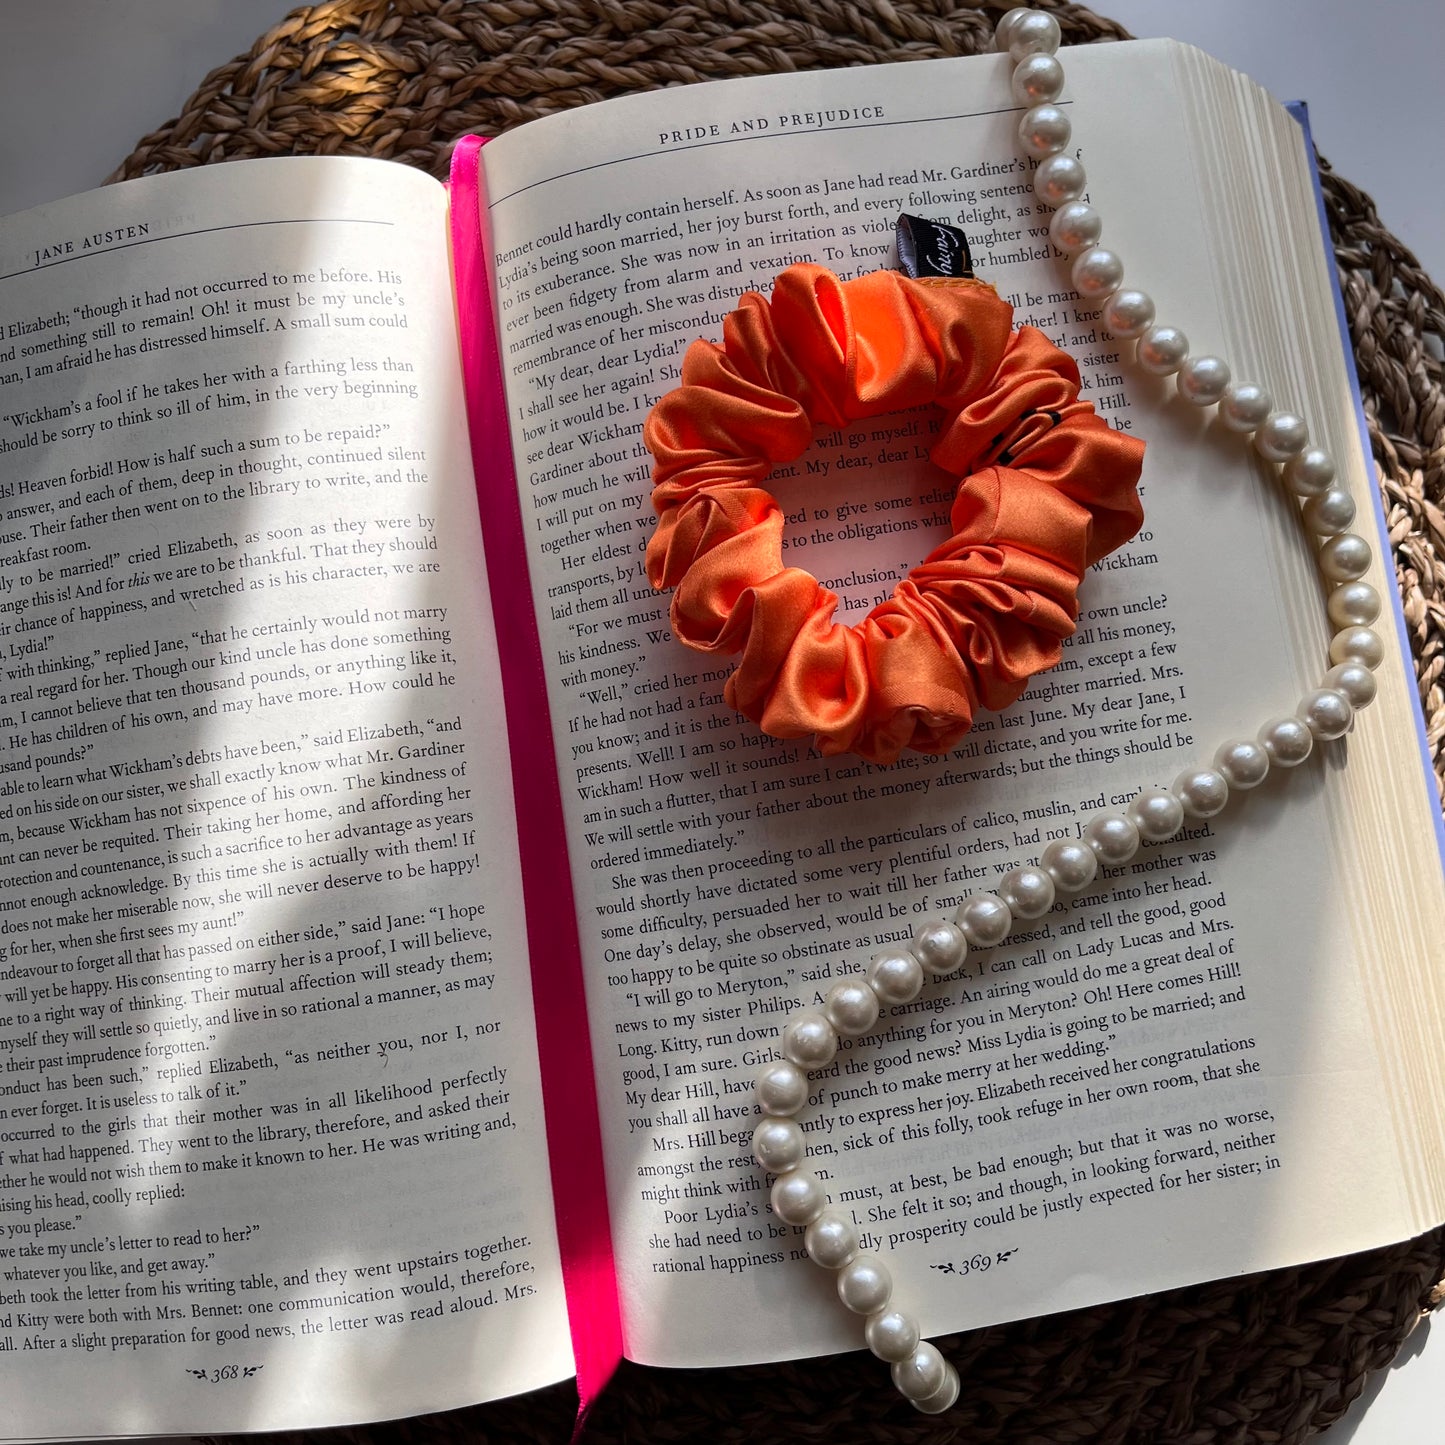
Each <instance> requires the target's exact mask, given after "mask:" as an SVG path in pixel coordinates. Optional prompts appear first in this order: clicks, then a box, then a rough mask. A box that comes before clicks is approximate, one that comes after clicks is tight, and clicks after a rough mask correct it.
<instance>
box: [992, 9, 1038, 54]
mask: <svg viewBox="0 0 1445 1445" xmlns="http://www.w3.org/2000/svg"><path fill="white" fill-rule="evenodd" d="M1031 8H1032V7H1030V6H1028V5H1015V6H1014V8H1013V9H1012V10H1006V11H1004V13H1003V15H1002V16H1000V18H999V22H998V24H997V25H995V26H994V28H993V43H994V48H995V49H996V50H1004V51H1006V50H1007V49H1008V43H1009V40H1010V39H1011V38H1012V37H1013V29H1014V26H1015V25H1017V24H1018V23H1019V21H1020V20H1022V19H1023V18H1024V16H1025V15H1027V14H1028V13H1029V10H1030V9H1031Z"/></svg>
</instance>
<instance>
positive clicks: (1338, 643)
mask: <svg viewBox="0 0 1445 1445" xmlns="http://www.w3.org/2000/svg"><path fill="white" fill-rule="evenodd" d="M1384 660H1385V644H1384V643H1383V642H1382V641H1381V640H1380V634H1379V633H1378V632H1376V631H1375V629H1374V628H1373V627H1347V628H1346V629H1345V630H1344V631H1343V632H1337V633H1335V635H1334V636H1333V637H1332V638H1331V639H1330V661H1331V662H1358V663H1359V664H1360V666H1361V667H1368V668H1369V669H1370V671H1371V672H1373V671H1374V670H1375V669H1376V668H1377V667H1378V666H1379V665H1380V664H1381V663H1382V662H1383V661H1384Z"/></svg>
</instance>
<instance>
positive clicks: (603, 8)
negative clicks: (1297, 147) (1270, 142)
mask: <svg viewBox="0 0 1445 1445" xmlns="http://www.w3.org/2000/svg"><path fill="white" fill-rule="evenodd" d="M1034 3H1036V4H1038V5H1039V6H1040V8H1046V9H1050V10H1052V11H1053V12H1054V13H1055V14H1056V15H1057V17H1058V19H1059V22H1060V24H1061V26H1062V27H1063V31H1064V39H1065V43H1066V44H1075V45H1077V44H1082V43H1085V42H1092V41H1102V40H1112V39H1124V38H1127V32H1126V31H1124V30H1123V29H1122V28H1121V27H1120V26H1118V25H1116V24H1114V23H1113V22H1112V21H1109V20H1105V19H1101V18H1100V17H1099V16H1097V15H1095V14H1094V13H1093V12H1091V11H1089V10H1087V9H1084V8H1083V7H1082V6H1077V5H1068V4H1060V3H1057V0H1034ZM1005 8H1007V6H1006V5H988V6H986V7H983V8H981V9H980V8H972V7H965V6H963V5H957V4H952V3H949V0H854V3H841V0H774V3H760V0H694V3H687V4H679V5H672V4H658V3H652V0H490V3H464V0H329V3H325V4H320V5H313V6H308V7H303V8H301V9H298V10H295V11H293V12H292V13H291V14H290V15H289V16H287V17H286V19H284V20H283V21H281V22H280V23H279V24H278V25H276V26H275V27H274V28H273V29H271V30H270V31H269V32H268V33H267V34H266V35H264V36H262V37H261V39H260V40H258V41H257V42H256V44H255V45H254V46H253V47H252V48H251V50H250V51H249V52H248V53H247V54H246V55H243V56H240V57H238V58H237V59H235V60H233V61H232V62H230V63H229V64H227V65H223V66H221V67H220V68H218V69H217V70H214V71H212V72H211V74H210V75H208V76H207V77H206V78H205V80H204V81H203V82H202V84H201V85H200V87H199V88H198V89H197V91H196V92H195V94H194V95H193V96H192V97H191V98H190V100H189V101H188V102H187V103H186V106H185V108H184V109H183V111H182V113H181V115H180V116H179V117H178V118H177V119H175V120H173V121H171V122H170V123H169V124H167V125H165V126H163V127H162V128H161V129H159V130H157V131H155V132H153V133H152V134H150V135H148V136H146V137H145V138H144V139H143V140H142V141H141V142H140V144H139V145H138V146H137V147H136V149H135V150H134V151H133V152H132V153H131V155H130V156H129V157H127V159H126V160H125V161H124V163H123V164H122V165H121V166H120V168H119V169H118V170H117V171H116V173H115V177H114V178H115V179H120V178H124V177H129V176H139V175H144V174H148V173H151V172H155V171H162V170H175V169H182V168H185V167H189V166H196V165H205V164H209V163H212V162H216V161H226V160H235V159H241V158H245V157H253V156H269V155H296V154H306V155H369V156H380V157H386V158H389V159H392V160H397V161H402V162H405V163H407V164H409V165H415V166H419V167H421V168H423V169H425V170H428V171H430V172H432V174H434V175H439V176H440V175H443V174H444V173H445V169H446V159H447V154H448V151H449V149H450V146H451V143H452V142H453V141H454V140H455V138H456V137H458V136H460V135H463V134H466V133H468V132H479V133H482V134H488V135H494V134H496V133H498V132H499V131H502V130H505V129H507V128H508V127H510V126H513V125H516V124H519V123H520V122H522V121H525V120H530V119H532V118H534V117H535V116H539V115H544V114H547V113H549V112H551V111H556V110H562V109H565V108H567V107H570V106H575V105H581V104H584V103H586V102H589V101H594V100H601V99H603V98H605V97H607V96H611V95H618V94H622V93H624V92H627V91H633V90H643V89H653V88H656V87H658V86H664V85H680V84H687V83H691V82H693V81H699V80H712V79H719V78H722V77H725V76H733V75H757V74H763V73H770V72H775V71H786V70H806V69H817V68H821V67H828V66H841V65H860V64H868V63H873V62H879V61H892V60H913V59H921V58H925V57H930V56H938V55H967V54H972V53H974V52H976V51H978V50H981V49H985V48H987V47H988V45H989V43H990V38H991V35H992V30H993V24H994V22H995V20H996V19H997V17H998V15H999V13H1001V11H1002V10H1003V9H1005ZM1324 189H1325V198H1326V203H1327V209H1328V211H1329V221H1330V231H1331V235H1332V238H1333V241H1334V246H1335V255H1336V258H1337V261H1338V264H1339V270H1340V277H1341V282H1342V285H1343V289H1344V295H1345V306H1346V311H1347V313H1348V317H1349V324H1350V330H1351V335H1352V338H1353V341H1354V347H1355V356H1356V360H1357V363H1358V365H1359V371H1360V383H1361V388H1362V391H1363V394H1364V400H1365V411H1366V415H1367V417H1368V419H1369V423H1370V434H1371V440H1372V443H1373V448H1374V454H1375V459H1376V461H1377V462H1378V464H1379V470H1380V477H1379V481H1380V486H1381V488H1382V491H1383V494H1384V497H1385V504H1386V510H1387V515H1388V517H1389V524H1390V535H1391V540H1392V542H1393V544H1394V549H1395V566H1396V572H1397V576H1398V579H1399V584H1400V592H1401V597H1402V599H1403V602H1404V609H1405V618H1406V622H1407V624H1408V627H1409V632H1410V643H1411V647H1412V650H1413V652H1414V657H1415V665H1416V670H1417V673H1418V677H1419V684H1420V695H1421V699H1422V701H1423V703H1424V708H1425V716H1426V723H1427V730H1428V736H1429V742H1430V747H1431V749H1432V752H1433V755H1434V759H1435V768H1436V773H1437V776H1439V777H1440V778H1442V779H1445V683H1442V677H1441V673H1442V670H1445V386H1442V380H1445V367H1442V363H1441V360H1440V357H1441V343H1442V339H1445V300H1442V297H1441V293H1440V291H1439V290H1438V289H1437V288H1436V287H1435V285H1434V284H1433V283H1432V282H1431V280H1430V278H1429V277H1428V276H1426V275H1425V274H1424V272H1423V271H1422V270H1421V269H1420V266H1419V264H1418V262H1417V261H1416V260H1415V258H1414V257H1413V256H1412V255H1411V254H1410V252H1409V251H1408V250H1407V249H1406V248H1405V247H1404V246H1402V245H1401V244H1400V242H1399V241H1397V240H1396V239H1395V238H1394V237H1393V236H1392V235H1391V234H1390V232H1389V231H1388V230H1386V229H1385V227H1384V226H1382V225H1381V224H1380V221H1379V219H1378V217H1377V216H1376V214H1375V210H1374V206H1373V205H1372V203H1371V202H1370V200H1369V198H1368V197H1367V196H1366V195H1364V194H1363V193H1362V192H1360V191H1359V190H1357V189H1356V188H1355V187H1353V186H1351V185H1350V184H1349V183H1348V182H1347V181H1344V180H1342V179H1341V178H1340V177H1338V176H1336V175H1335V174H1334V173H1333V172H1331V171H1330V170H1329V168H1328V167H1327V166H1326V167H1324ZM1442 1275H1445V1231H1438V1230H1437V1231H1435V1232H1433V1233H1431V1234H1428V1235H1426V1236H1424V1237H1422V1238H1421V1239H1418V1240H1414V1241H1409V1242H1406V1243H1404V1244H1400V1245H1395V1246H1392V1247H1390V1248H1386V1249H1379V1250H1372V1251H1370V1252H1369V1253H1366V1254H1359V1255H1354V1256H1351V1257H1349V1258H1346V1259H1338V1260H1329V1261H1325V1262H1323V1263H1319V1264H1313V1265H1308V1266H1305V1267H1303V1268H1299V1269H1290V1270H1280V1271H1275V1272H1272V1273H1269V1274H1262V1275H1256V1276H1252V1277H1250V1278H1246V1279H1238V1280H1224V1281H1217V1282H1215V1283H1212V1284H1206V1285H1201V1286H1197V1287H1194V1288H1190V1289H1182V1290H1175V1291H1172V1292H1170V1293H1168V1294H1163V1295H1156V1296H1151V1297H1148V1298H1145V1299H1138V1300H1129V1301H1123V1302H1120V1303H1116V1304H1111V1305H1103V1306H1100V1307H1098V1308H1095V1309H1089V1310H1080V1311H1077V1312H1074V1313H1071V1314H1066V1315H1055V1316H1050V1317H1048V1318H1045V1319H1040V1320H1029V1321H1024V1322H1020V1323H1016V1324H1011V1325H1002V1326H998V1327H995V1328H992V1329H986V1330H979V1331H975V1332H973V1333H971V1334H966V1335H959V1336H954V1337H951V1338H949V1339H947V1340H945V1341H943V1342H941V1343H942V1347H943V1349H944V1352H945V1353H946V1354H947V1355H948V1356H949V1357H950V1358H951V1359H953V1360H954V1361H955V1362H956V1363H957V1364H958V1366H959V1369H960V1371H961V1373H962V1375H963V1379H964V1382H965V1383H964V1391H963V1395H962V1397H961V1399H960V1402H959V1404H958V1406H957V1407H956V1408H955V1409H954V1410H953V1411H951V1412H950V1413H949V1414H948V1415H946V1416H944V1417H942V1418H939V1419H934V1418H927V1417H923V1416H916V1415H913V1414H912V1413H911V1412H910V1411H908V1410H907V1409H906V1407H903V1406H901V1404H900V1403H898V1402H897V1401H896V1400H895V1398H893V1397H892V1392H891V1391H890V1390H889V1389H887V1388H884V1387H882V1386H881V1382H880V1378H879V1374H880V1367H878V1365H877V1363H876V1361H873V1360H871V1358H868V1357H865V1361H864V1362H863V1363H860V1360H859V1358H858V1356H856V1355H844V1356H838V1357H835V1358H832V1359H825V1360H816V1361H806V1362H801V1363H797V1364H788V1365H769V1366H758V1367H755V1368H752V1369H745V1370H744V1369H739V1370H725V1371H657V1370H647V1369H642V1368H639V1367H635V1366H624V1368H623V1371H622V1373H621V1375H620V1376H619V1378H618V1380H617V1382H616V1384H615V1386H614V1387H613V1388H612V1389H611V1390H610V1391H609V1393H608V1395H607V1396H606V1397H605V1398H604V1400H603V1402H602V1403H601V1404H600V1405H599V1406H598V1408H597V1411H596V1413H595V1415H594V1417H593V1424H592V1427H591V1430H590V1438H591V1439H593V1440H595V1441H597V1442H599V1445H612V1442H618V1441H623V1440H631V1441H656V1442H668V1441H698V1442H701V1441H708V1442H719V1445H721V1442H729V1441H749V1442H752V1441H772V1440H780V1439H784V1438H787V1439H789V1440H792V1441H809V1440H818V1441H822V1440H827V1441H829V1442H832V1445H863V1442H883V1441H888V1442H905V1441H906V1442H915V1441H916V1442H925V1441H926V1442H929V1445H941V1442H943V1441H954V1440H956V1441H968V1442H973V1445H992V1442H999V1445H1075V1442H1079V1445H1083V1442H1087V1445H1255V1442H1257V1445H1290V1442H1295V1441H1300V1440H1303V1439H1305V1438H1306V1437H1307V1436H1309V1435H1311V1434H1313V1433H1315V1432H1317V1431H1319V1430H1322V1429H1324V1428H1325V1427H1326V1426H1327V1425H1329V1424H1330V1423H1332V1422H1333V1421H1334V1420H1335V1419H1337V1418H1338V1417H1339V1415H1340V1414H1341V1413H1342V1412H1343V1411H1344V1409H1345V1408H1346V1406H1347V1405H1348V1404H1349V1403H1350V1401H1351V1400H1353V1399H1354V1398H1355V1397H1356V1396H1357V1395H1358V1394H1359V1392H1360V1390H1361V1388H1362V1387H1363V1385H1364V1382H1365V1379H1366V1376H1367V1375H1368V1374H1369V1372H1370V1371H1372V1370H1377V1369H1380V1368H1382V1367H1383V1366H1385V1365H1387V1364H1388V1363H1389V1362H1390V1360H1391V1359H1393V1358H1394V1356H1395V1354H1396V1352H1397V1351H1398V1350H1399V1348H1400V1345H1401V1343H1402V1341H1403V1340H1404V1338H1405V1336H1406V1335H1407V1334H1408V1333H1409V1331H1410V1330H1411V1328H1412V1327H1413V1326H1414V1325H1415V1324H1416V1323H1417V1321H1418V1320H1419V1318H1420V1317H1421V1312H1422V1310H1424V1309H1426V1308H1429V1307H1432V1306H1433V1304H1434V1303H1435V1295H1434V1286H1435V1285H1436V1282H1437V1281H1439V1280H1440V1279H1441V1277H1442ZM574 1405H575V1396H574V1394H573V1391H572V1388H571V1387H570V1386H559V1387H556V1388H554V1389H550V1390H545V1391H541V1392H539V1393H537V1394H534V1395H529V1396H526V1397H524V1398H522V1399H519V1400H511V1401H503V1402H500V1403H499V1404H496V1405H491V1406H483V1407H478V1408H476V1409H472V1410H463V1411H455V1412H452V1413H450V1414H445V1415H433V1416H427V1417H424V1418H422V1419H416V1420H409V1421H403V1422H398V1423H396V1424H393V1425H381V1426H373V1427H365V1428H357V1429H352V1430H339V1431H326V1432H320V1435H319V1436H318V1434H315V1433H313V1434H310V1435H306V1436H298V1437H297V1438H298V1439H305V1440H307V1441H313V1442H314V1441H316V1440H317V1439H318V1438H330V1439H335V1440H338V1441H339V1440H349V1441H356V1442H365V1445H392V1442H401V1441H408V1442H422V1441H426V1440H433V1439H434V1440H438V1441H441V1440H447V1441H450V1440H458V1441H459V1440H462V1439H465V1440H468V1441H481V1440H487V1441H495V1442H499V1445H500V1442H524V1441H528V1442H529V1441H561V1440H564V1439H565V1438H566V1436H567V1432H568V1429H569V1425H570V1420H571V1414H572V1410H573V1408H574Z"/></svg>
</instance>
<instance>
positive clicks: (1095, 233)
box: [1049, 201, 1104, 256]
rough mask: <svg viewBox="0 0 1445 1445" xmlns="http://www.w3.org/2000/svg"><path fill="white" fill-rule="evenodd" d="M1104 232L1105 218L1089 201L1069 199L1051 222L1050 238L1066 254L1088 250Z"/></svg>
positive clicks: (1055, 213)
mask: <svg viewBox="0 0 1445 1445" xmlns="http://www.w3.org/2000/svg"><path fill="white" fill-rule="evenodd" d="M1103 234H1104V218H1103V217H1102V216H1101V215H1100V214H1099V213H1098V212H1097V211H1096V210H1095V209H1094V208H1093V207H1092V206H1091V205H1090V204H1089V203H1088V202H1087V201H1067V202H1065V203H1064V204H1063V205H1062V206H1060V207H1059V209H1058V210H1057V211H1055V212H1054V218H1053V220H1051V221H1050V222H1049V240H1051V241H1052V242H1053V243H1054V245H1056V246H1057V247H1058V248H1059V250H1061V251H1062V252H1063V253H1064V255H1066V256H1072V255H1073V254H1074V253H1075V252H1076V251H1086V250H1088V248H1089V247H1090V246H1093V245H1095V244H1096V243H1097V242H1098V239H1099V237H1100V236H1102V235H1103Z"/></svg>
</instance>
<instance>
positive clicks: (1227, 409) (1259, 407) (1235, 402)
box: [1219, 381, 1271, 432]
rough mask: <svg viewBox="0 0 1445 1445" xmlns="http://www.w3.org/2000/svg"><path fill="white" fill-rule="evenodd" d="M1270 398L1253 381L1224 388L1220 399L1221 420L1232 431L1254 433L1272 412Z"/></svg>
mask: <svg viewBox="0 0 1445 1445" xmlns="http://www.w3.org/2000/svg"><path fill="white" fill-rule="evenodd" d="M1270 406H1271V401H1270V396H1269V393H1268V392H1267V391H1266V390H1265V389H1264V388H1263V387H1262V386H1256V385H1255V384H1254V383H1253V382H1252V381H1241V382H1239V383H1238V384H1237V385H1234V386H1227V387H1225V388H1224V395H1223V396H1222V397H1220V399H1219V418H1220V420H1221V421H1222V422H1223V423H1224V424H1225V426H1227V427H1228V428H1229V429H1230V431H1238V432H1246V431H1254V430H1255V429H1256V428H1258V427H1261V426H1263V425H1264V422H1265V418H1266V417H1268V416H1269V412H1270Z"/></svg>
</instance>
